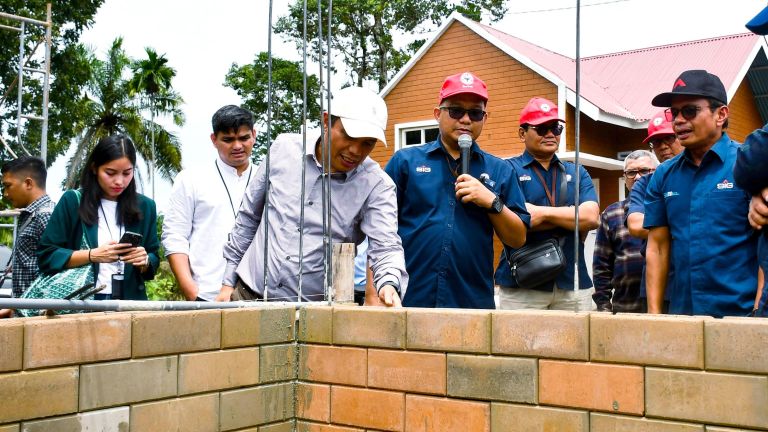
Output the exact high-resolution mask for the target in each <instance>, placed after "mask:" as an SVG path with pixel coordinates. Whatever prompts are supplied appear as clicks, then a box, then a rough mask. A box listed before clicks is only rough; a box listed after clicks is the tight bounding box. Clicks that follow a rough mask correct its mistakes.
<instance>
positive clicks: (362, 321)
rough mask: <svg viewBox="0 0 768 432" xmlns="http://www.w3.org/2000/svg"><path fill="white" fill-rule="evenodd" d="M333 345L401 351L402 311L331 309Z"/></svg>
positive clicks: (402, 344)
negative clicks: (399, 349)
mask: <svg viewBox="0 0 768 432" xmlns="http://www.w3.org/2000/svg"><path fill="white" fill-rule="evenodd" d="M332 327H333V329H332V330H333V343H334V344H337V345H361V346H365V347H379V348H405V309H386V308H360V307H334V308H333V325H332Z"/></svg>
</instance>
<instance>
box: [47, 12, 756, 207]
mask: <svg viewBox="0 0 768 432" xmlns="http://www.w3.org/2000/svg"><path fill="white" fill-rule="evenodd" d="M287 3H288V0H277V1H275V2H274V5H275V6H274V12H273V13H274V20H277V17H278V16H281V15H284V14H285V13H286V12H287V6H286V5H287ZM508 3H509V9H510V10H509V12H510V13H509V14H508V15H507V16H506V17H505V19H504V20H503V21H501V22H499V23H496V24H494V26H495V27H497V28H499V29H500V30H502V31H504V32H506V33H509V34H512V35H514V36H517V37H520V38H522V39H526V40H528V41H530V42H533V43H536V44H538V45H540V46H542V47H545V48H548V49H550V50H553V51H557V52H559V53H562V54H565V55H569V56H571V57H573V56H574V55H575V47H576V42H575V16H576V13H575V9H574V8H573V6H574V5H575V3H576V1H575V0H514V1H510V2H508ZM268 4H269V3H268V1H267V0H218V1H215V2H213V1H196V2H191V1H185V0H106V1H105V2H104V5H103V6H102V7H101V8H100V9H99V11H98V13H97V15H96V18H95V23H94V25H93V26H92V27H91V28H90V29H87V30H85V31H84V33H83V37H82V41H83V42H84V43H87V44H89V45H91V46H92V47H93V48H95V49H96V51H97V53H98V54H99V55H100V56H101V58H103V54H104V52H105V51H106V50H107V48H108V47H109V46H110V44H111V42H112V41H113V40H114V38H115V37H117V36H123V38H124V43H123V46H124V47H125V49H126V51H127V52H128V54H129V55H130V56H132V57H142V56H143V55H144V47H145V46H151V47H153V48H155V49H156V50H157V51H158V52H160V53H164V54H165V55H166V57H167V58H168V60H169V64H170V66H172V67H174V68H175V69H176V70H177V77H176V79H175V80H174V87H175V88H176V90H178V91H179V92H180V93H181V95H182V96H183V97H184V100H185V102H186V104H185V105H184V112H185V114H186V117H187V123H186V125H185V126H184V127H183V128H181V129H178V128H175V127H170V129H171V130H174V131H175V132H176V133H177V134H178V136H179V139H180V140H181V143H182V160H183V165H184V168H195V167H199V166H202V165H203V164H208V163H213V162H212V161H213V160H214V158H215V157H216V152H215V150H214V148H213V146H212V145H211V142H210V139H209V135H210V133H211V125H210V119H211V115H212V114H213V113H214V111H216V110H217V109H218V108H219V107H221V106H223V105H226V104H239V103H240V99H239V97H238V96H237V94H235V92H234V91H232V90H231V89H229V88H226V87H224V86H223V82H224V76H225V75H226V72H227V71H228V70H229V67H230V66H231V65H232V63H237V64H240V65H242V64H246V63H250V62H252V61H253V58H254V56H255V55H256V53H258V52H260V51H266V49H267V35H268V31H267V28H268ZM581 4H582V12H581V20H582V21H581V54H582V55H583V56H589V55H596V54H603V53H607V52H615V51H624V50H629V49H634V48H642V47H648V46H654V45H661V44H666V43H673V42H681V41H686V40H695V39H703V38H708V37H713V36H722V35H726V34H735V33H744V32H746V31H747V30H746V28H745V27H744V24H745V23H746V22H747V21H748V20H749V19H750V18H751V17H752V16H754V15H755V14H756V13H757V12H759V11H760V10H761V9H762V8H763V7H764V6H765V5H766V2H765V1H764V0H737V1H730V2H727V3H726V2H722V1H719V0H588V1H582V2H581ZM588 5H594V6H588ZM543 10H546V11H543ZM55 12H56V11H55V7H54V13H55ZM401 37H402V36H401ZM272 40H273V53H274V55H275V56H279V57H283V58H287V59H291V60H299V59H300V57H299V52H297V50H296V48H295V46H294V45H293V44H292V43H288V44H287V43H284V42H282V40H281V39H280V38H279V37H277V36H275V37H273V39H272ZM465 54H466V53H462V55H465ZM315 68H316V67H315ZM315 68H312V69H310V70H314V69H315ZM342 84H343V78H342V77H340V78H338V79H335V80H334V81H332V84H331V87H332V89H335V88H338V87H340V86H341V85H342ZM64 159H65V158H64V157H61V158H60V159H59V160H57V162H56V163H55V164H54V166H53V167H52V168H51V171H50V174H49V179H50V181H49V182H48V185H49V192H50V193H51V195H53V196H54V198H57V197H58V196H59V195H60V194H61V191H59V190H58V185H59V184H60V182H61V179H62V178H63V176H64V165H65V160H64ZM147 189H148V186H147ZM169 192H170V183H169V182H166V181H163V180H161V179H158V182H157V186H156V197H155V200H156V201H157V205H158V209H159V210H161V211H162V210H163V209H164V208H165V207H166V205H167V201H168V195H169Z"/></svg>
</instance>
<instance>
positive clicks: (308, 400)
mask: <svg viewBox="0 0 768 432" xmlns="http://www.w3.org/2000/svg"><path fill="white" fill-rule="evenodd" d="M296 418H300V419H306V420H315V421H320V422H326V423H327V422H328V421H329V420H330V418H331V387H330V386H328V385H322V384H310V383H301V382H300V383H297V384H296Z"/></svg>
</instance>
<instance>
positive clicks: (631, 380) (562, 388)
mask: <svg viewBox="0 0 768 432" xmlns="http://www.w3.org/2000/svg"><path fill="white" fill-rule="evenodd" d="M643 384H644V378H643V368H641V367H639V366H620V365H607V364H598V363H576V362H564V361H553V360H539V403H540V404H545V405H559V406H567V407H575V408H586V409H591V410H597V411H607V412H616V413H628V414H638V415H642V414H643V410H644V400H643V398H644V393H643V391H644V388H643Z"/></svg>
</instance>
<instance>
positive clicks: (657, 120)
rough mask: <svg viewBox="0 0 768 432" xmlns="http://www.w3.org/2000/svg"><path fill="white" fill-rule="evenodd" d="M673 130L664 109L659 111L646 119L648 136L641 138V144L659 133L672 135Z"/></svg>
mask: <svg viewBox="0 0 768 432" xmlns="http://www.w3.org/2000/svg"><path fill="white" fill-rule="evenodd" d="M674 134H675V131H674V129H672V122H671V121H669V120H667V116H666V114H664V111H659V112H657V113H656V114H654V116H653V117H652V118H651V119H650V120H648V136H647V137H645V139H644V140H643V144H647V143H648V141H650V140H651V139H652V138H653V137H657V136H659V135H674Z"/></svg>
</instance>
